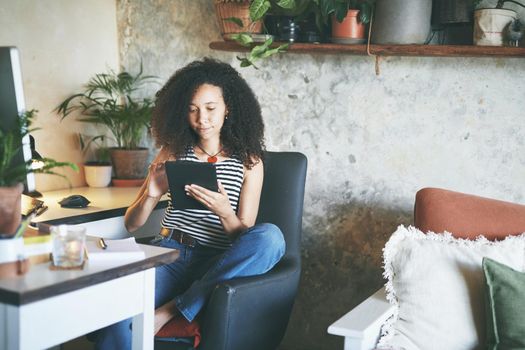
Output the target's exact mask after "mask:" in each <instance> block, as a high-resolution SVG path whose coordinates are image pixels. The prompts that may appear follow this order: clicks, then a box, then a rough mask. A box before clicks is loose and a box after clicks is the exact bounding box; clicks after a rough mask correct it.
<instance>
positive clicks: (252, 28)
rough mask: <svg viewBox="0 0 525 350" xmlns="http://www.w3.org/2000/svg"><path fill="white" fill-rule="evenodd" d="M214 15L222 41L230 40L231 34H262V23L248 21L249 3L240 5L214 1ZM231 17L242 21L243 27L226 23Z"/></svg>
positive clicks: (218, 0)
mask: <svg viewBox="0 0 525 350" xmlns="http://www.w3.org/2000/svg"><path fill="white" fill-rule="evenodd" d="M215 13H216V15H217V21H218V22H219V28H220V30H221V35H222V37H223V39H224V40H231V34H235V33H242V32H250V33H261V32H262V22H261V21H257V22H255V23H253V22H252V21H251V19H250V1H248V0H247V1H245V2H242V3H237V2H223V1H220V0H216V1H215ZM231 17H236V18H239V19H240V20H241V21H242V24H243V27H242V28H241V27H239V26H238V25H237V24H235V23H233V22H230V21H227V19H228V18H231Z"/></svg>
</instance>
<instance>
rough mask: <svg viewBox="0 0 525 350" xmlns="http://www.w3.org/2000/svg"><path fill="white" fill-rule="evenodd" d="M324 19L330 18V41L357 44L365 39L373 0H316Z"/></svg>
mask: <svg viewBox="0 0 525 350" xmlns="http://www.w3.org/2000/svg"><path fill="white" fill-rule="evenodd" d="M318 1H319V7H320V11H321V16H322V18H323V19H324V21H325V22H326V21H328V19H330V20H331V23H332V41H333V42H336V43H341V44H359V43H364V42H365V41H366V30H365V29H366V24H368V23H370V19H371V18H372V11H373V8H374V2H375V1H374V0H318Z"/></svg>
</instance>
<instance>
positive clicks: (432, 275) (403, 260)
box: [379, 226, 525, 350]
mask: <svg viewBox="0 0 525 350" xmlns="http://www.w3.org/2000/svg"><path fill="white" fill-rule="evenodd" d="M524 249H525V234H524V235H520V236H510V237H507V238H506V239H505V240H503V241H499V242H492V241H489V240H487V239H486V238H484V237H480V238H478V239H477V240H475V241H473V240H465V239H458V238H454V237H453V236H452V235H451V234H450V233H442V234H435V233H432V232H429V233H427V234H424V233H422V232H421V231H419V230H417V229H416V228H413V227H409V228H406V227H404V226H399V227H398V229H397V230H396V232H394V234H393V235H392V237H391V238H390V239H389V241H388V242H387V244H386V245H385V249H384V268H385V271H384V276H385V278H386V279H387V284H386V289H387V298H388V300H389V301H390V302H392V303H393V304H394V305H396V308H395V313H394V317H393V318H392V319H391V321H390V322H389V323H388V325H387V326H386V328H385V329H384V332H385V335H384V336H383V337H382V338H381V340H380V343H379V345H380V346H381V347H386V348H389V347H390V348H395V349H397V348H401V347H403V348H405V349H406V350H411V349H436V350H438V349H439V350H442V349H476V348H478V347H479V346H480V344H484V343H485V314H484V299H483V290H484V287H483V286H484V281H483V271H482V267H481V263H482V259H483V257H490V258H492V259H495V260H497V261H500V262H502V263H505V264H507V265H509V266H511V267H512V268H514V269H517V270H520V271H522V270H523V267H524V264H525V256H524V255H525V254H524Z"/></svg>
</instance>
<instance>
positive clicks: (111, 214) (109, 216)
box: [33, 187, 168, 239]
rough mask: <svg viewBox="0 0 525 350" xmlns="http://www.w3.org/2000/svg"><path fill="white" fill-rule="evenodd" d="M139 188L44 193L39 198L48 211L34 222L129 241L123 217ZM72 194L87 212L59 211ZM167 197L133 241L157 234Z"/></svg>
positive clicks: (87, 188) (75, 210)
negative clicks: (75, 227)
mask: <svg viewBox="0 0 525 350" xmlns="http://www.w3.org/2000/svg"><path fill="white" fill-rule="evenodd" d="M138 191H139V187H104V188H94V187H75V188H71V189H65V190H57V191H48V192H43V193H42V194H43V197H42V198H39V199H40V200H43V201H44V203H45V204H46V205H47V206H48V207H49V209H48V210H47V211H45V212H44V213H43V214H42V215H40V216H37V217H36V218H35V219H34V220H33V221H34V222H39V223H40V222H42V223H47V224H51V225H59V224H61V223H66V224H71V225H82V226H85V227H86V229H87V234H88V235H92V236H99V237H104V238H110V239H116V238H125V237H129V236H130V235H129V233H128V232H127V231H126V228H125V227H124V213H125V212H126V209H127V207H128V206H129V205H131V203H133V201H134V200H135V197H136V196H137V193H138ZM72 194H80V195H83V196H85V197H86V198H88V199H89V200H90V201H91V203H90V204H89V206H87V207H86V208H62V207H60V204H58V201H60V200H61V199H62V198H64V197H67V196H70V195H72ZM167 198H168V197H167V196H164V197H163V198H161V201H160V202H159V203H158V204H157V207H156V208H155V210H154V211H153V213H151V215H150V217H149V219H148V220H147V222H146V223H145V224H144V225H143V226H142V227H141V228H140V229H139V230H137V231H136V232H134V233H133V236H134V237H136V238H141V237H147V236H154V235H156V234H157V233H159V231H160V222H161V220H162V217H163V215H164V208H165V207H166V206H167V205H168V201H167Z"/></svg>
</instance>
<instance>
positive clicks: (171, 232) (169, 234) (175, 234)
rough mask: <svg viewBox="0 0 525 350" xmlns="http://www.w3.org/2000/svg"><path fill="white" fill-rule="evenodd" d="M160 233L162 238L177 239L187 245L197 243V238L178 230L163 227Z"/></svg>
mask: <svg viewBox="0 0 525 350" xmlns="http://www.w3.org/2000/svg"><path fill="white" fill-rule="evenodd" d="M160 235H161V236H162V237H164V238H169V239H172V240H174V241H177V242H179V243H180V244H184V245H187V246H188V247H195V245H197V240H196V239H195V238H193V237H192V236H190V235H189V234H187V233H184V232H182V231H180V230H176V229H169V228H165V227H163V228H161V229H160Z"/></svg>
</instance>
